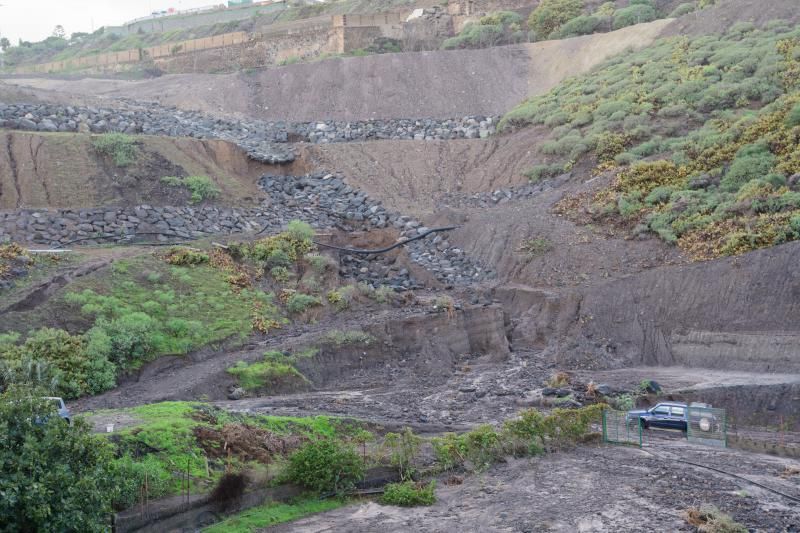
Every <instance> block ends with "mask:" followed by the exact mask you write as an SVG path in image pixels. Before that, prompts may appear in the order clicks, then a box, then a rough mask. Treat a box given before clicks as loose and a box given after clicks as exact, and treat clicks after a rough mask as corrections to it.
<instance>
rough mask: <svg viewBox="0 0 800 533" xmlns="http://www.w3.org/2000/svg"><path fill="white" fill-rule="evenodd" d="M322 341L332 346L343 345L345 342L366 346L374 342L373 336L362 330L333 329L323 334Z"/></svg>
mask: <svg viewBox="0 0 800 533" xmlns="http://www.w3.org/2000/svg"><path fill="white" fill-rule="evenodd" d="M322 339H323V341H324V342H327V343H328V344H332V345H334V346H344V345H347V344H363V345H365V346H368V345H370V344H372V343H373V342H375V337H373V336H372V335H370V334H369V333H366V332H364V331H356V330H350V331H341V330H338V329H333V330H330V331H328V332H327V333H326V334H325V335H324V336H323V338H322Z"/></svg>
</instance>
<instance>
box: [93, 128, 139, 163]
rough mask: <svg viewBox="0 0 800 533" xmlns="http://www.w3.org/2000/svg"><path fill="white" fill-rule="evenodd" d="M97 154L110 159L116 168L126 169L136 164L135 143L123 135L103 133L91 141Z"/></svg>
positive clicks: (129, 137) (131, 138)
mask: <svg viewBox="0 0 800 533" xmlns="http://www.w3.org/2000/svg"><path fill="white" fill-rule="evenodd" d="M92 145H93V146H94V149H95V150H97V153H99V154H101V155H104V156H106V157H110V158H111V159H112V160H113V161H114V164H115V165H117V166H118V167H127V166H130V165H132V164H133V163H134V162H136V142H135V141H134V139H133V137H131V136H130V135H125V134H123V133H104V134H103V135H98V136H97V137H95V138H94V141H92Z"/></svg>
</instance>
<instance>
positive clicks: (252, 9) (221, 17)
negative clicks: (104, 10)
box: [106, 1, 286, 36]
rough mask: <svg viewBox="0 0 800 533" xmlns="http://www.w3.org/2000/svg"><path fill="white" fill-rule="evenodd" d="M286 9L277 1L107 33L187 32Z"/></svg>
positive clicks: (162, 19)
mask: <svg viewBox="0 0 800 533" xmlns="http://www.w3.org/2000/svg"><path fill="white" fill-rule="evenodd" d="M284 9H286V2H284V1H276V2H273V3H270V4H265V5H257V6H256V5H251V6H242V7H233V8H227V9H217V10H215V11H207V12H204V13H190V14H185V15H182V14H177V15H169V16H164V17H155V18H147V19H146V20H138V21H132V22H131V23H130V24H125V25H122V26H110V27H106V32H108V33H113V34H115V35H122V36H125V35H131V34H134V33H139V32H140V31H142V32H145V33H163V32H167V31H173V30H186V29H190V28H198V27H200V26H210V25H212V24H221V23H225V22H234V21H237V20H246V19H249V18H251V17H253V16H255V15H256V14H264V13H273V12H278V11H283V10H284Z"/></svg>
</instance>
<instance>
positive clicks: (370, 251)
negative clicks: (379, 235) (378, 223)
mask: <svg viewBox="0 0 800 533" xmlns="http://www.w3.org/2000/svg"><path fill="white" fill-rule="evenodd" d="M458 227H459V226H445V227H442V228H433V229H429V230H428V231H426V232H425V233H420V234H419V235H417V236H416V237H411V238H410V239H406V240H404V241H403V242H397V243H395V244H393V245H391V246H387V247H386V248H379V249H377V250H357V249H355V248H342V247H340V246H334V245H332V244H324V243H321V242H317V241H313V242H314V244H316V245H317V246H323V247H325V248H331V249H332V250H339V251H340V252H348V253H351V254H363V255H369V254H383V253H386V252H388V251H390V250H394V249H395V248H399V247H400V246H403V245H405V244H408V243H410V242H411V241H416V240H418V239H423V238H425V237H427V236H428V235H430V234H431V233H437V232H439V231H451V230H454V229H457V228H458Z"/></svg>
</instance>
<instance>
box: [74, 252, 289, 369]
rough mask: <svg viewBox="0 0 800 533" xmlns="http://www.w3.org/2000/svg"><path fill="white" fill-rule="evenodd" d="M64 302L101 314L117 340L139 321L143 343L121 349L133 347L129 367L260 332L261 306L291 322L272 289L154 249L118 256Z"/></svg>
mask: <svg viewBox="0 0 800 533" xmlns="http://www.w3.org/2000/svg"><path fill="white" fill-rule="evenodd" d="M170 257H171V256H170ZM64 301H65V302H66V303H67V304H69V305H70V306H75V307H77V308H78V309H79V310H80V312H81V314H83V315H84V316H86V317H89V318H93V319H94V325H95V327H97V328H99V329H103V330H105V332H106V333H107V334H108V335H109V336H110V337H111V338H112V341H113V340H114V337H115V335H117V336H119V335H122V334H123V333H125V332H130V331H131V328H134V326H135V329H136V331H138V332H139V333H140V335H139V339H140V340H141V342H140V343H139V344H137V345H136V346H133V345H130V343H128V344H126V347H125V349H122V343H120V346H118V347H117V348H118V349H117V352H119V351H120V350H121V351H124V352H128V355H129V356H130V359H131V360H127V361H121V362H122V363H124V364H125V365H128V366H130V365H133V366H136V365H137V364H140V363H141V362H143V361H146V360H150V359H153V358H154V357H158V356H160V355H165V354H184V353H188V352H189V351H191V350H194V349H197V348H199V347H201V346H205V345H207V344H211V343H214V342H220V341H223V340H226V339H232V340H233V341H241V340H243V339H244V338H245V337H246V335H247V334H249V333H250V332H251V331H252V328H253V323H252V319H253V314H252V313H253V309H254V306H256V305H258V306H259V310H260V312H261V314H263V315H264V316H269V318H270V319H271V320H275V321H278V322H280V321H282V320H283V319H282V317H280V314H279V311H278V309H277V307H275V306H274V304H273V302H272V295H271V294H269V293H264V292H261V291H257V290H248V289H244V290H239V291H236V290H233V289H232V287H231V285H230V283H229V281H228V274H227V273H226V272H225V271H223V270H220V269H217V268H214V267H213V266H211V265H208V264H197V265H194V266H190V267H184V266H175V265H169V264H167V263H166V262H165V261H162V260H161V259H160V258H157V257H154V256H152V255H146V256H139V257H135V258H132V259H122V260H118V261H116V262H115V263H114V266H113V268H112V269H111V272H109V273H106V274H105V275H100V276H94V277H92V278H85V279H82V280H79V281H78V282H76V283H74V284H73V285H72V292H70V293H68V294H67V295H66V296H65V297H64ZM134 323H135V324H134ZM120 339H122V337H120ZM125 339H126V340H127V341H130V340H131V338H130V335H127V336H126V337H125ZM120 358H122V357H121V356H120Z"/></svg>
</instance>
